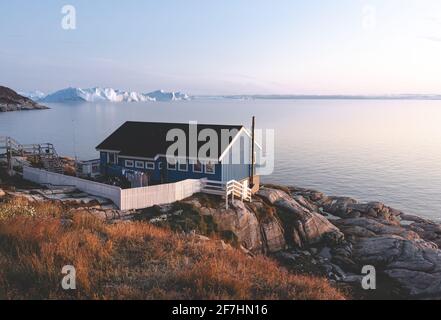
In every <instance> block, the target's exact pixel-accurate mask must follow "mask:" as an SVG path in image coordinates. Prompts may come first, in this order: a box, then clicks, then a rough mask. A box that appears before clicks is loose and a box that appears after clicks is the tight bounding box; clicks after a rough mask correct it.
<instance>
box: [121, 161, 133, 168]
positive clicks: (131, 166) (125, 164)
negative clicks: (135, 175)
mask: <svg viewBox="0 0 441 320" xmlns="http://www.w3.org/2000/svg"><path fill="white" fill-rule="evenodd" d="M130 162H131V163H132V164H129V163H130ZM124 166H125V167H126V168H133V167H135V162H134V161H133V160H124Z"/></svg>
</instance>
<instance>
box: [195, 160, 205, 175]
mask: <svg viewBox="0 0 441 320" xmlns="http://www.w3.org/2000/svg"><path fill="white" fill-rule="evenodd" d="M197 164H199V165H200V166H201V170H196V169H195V166H196V165H197ZM193 172H194V173H204V165H203V164H202V163H201V162H199V161H197V163H193Z"/></svg>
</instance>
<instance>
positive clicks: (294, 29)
mask: <svg viewBox="0 0 441 320" xmlns="http://www.w3.org/2000/svg"><path fill="white" fill-rule="evenodd" d="M66 4H70V5H73V6H74V7H75V9H76V29H75V30H69V31H67V30H63V28H62V27H61V21H62V18H63V14H62V13H61V9H62V7H63V6H64V5H66ZM0 13H1V17H2V18H1V19H0V43H1V44H2V45H1V46H0V84H2V85H7V86H10V87H12V88H13V89H15V90H18V91H21V90H24V91H29V90H35V89H39V90H42V91H43V92H51V91H54V90H57V89H61V88H64V87H68V86H75V87H95V86H102V87H114V88H118V89H124V90H136V91H140V92H148V91H152V90H155V89H166V90H181V91H185V92H188V93H190V94H389V93H438V94H441V58H440V57H441V1H439V0H378V1H374V0H372V1H362V0H321V1H319V0H308V1H306V0H303V1H295V0H276V1H269V0H221V1H207V0H174V1H172V0H161V1H159V0H158V1H156V0H155V1H153V0H152V1H145V0H126V1H117V0H115V1H106V0H94V1H90V0H70V1H58V0H48V1H44V2H43V1H28V0H15V1H1V2H0Z"/></svg>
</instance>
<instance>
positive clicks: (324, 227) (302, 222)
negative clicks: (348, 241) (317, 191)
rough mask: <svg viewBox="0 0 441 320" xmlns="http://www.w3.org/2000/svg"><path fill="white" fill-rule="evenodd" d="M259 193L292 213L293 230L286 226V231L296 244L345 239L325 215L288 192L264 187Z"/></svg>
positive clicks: (273, 203)
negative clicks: (299, 201) (304, 205)
mask: <svg viewBox="0 0 441 320" xmlns="http://www.w3.org/2000/svg"><path fill="white" fill-rule="evenodd" d="M258 195H259V196H260V197H262V198H263V199H264V200H266V201H267V202H269V203H271V204H272V205H275V206H276V207H278V208H280V209H283V210H285V211H286V212H288V213H289V214H290V215H291V218H290V222H291V223H292V230H287V226H285V232H288V234H289V235H291V238H292V240H293V243H294V244H295V245H296V246H298V247H307V246H310V245H314V244H317V243H320V242H323V241H324V242H330V243H338V242H339V241H341V240H342V239H343V234H342V233H341V232H340V231H339V230H338V229H337V227H335V226H334V225H333V224H331V223H330V222H329V221H328V220H327V219H326V218H325V217H323V216H322V215H321V214H320V213H317V212H312V211H310V210H309V209H307V208H305V207H303V206H302V205H301V204H299V203H298V202H297V201H296V200H295V199H293V198H292V197H290V196H289V195H288V194H287V193H286V192H284V191H282V190H277V189H269V188H263V189H261V190H260V191H259V192H258Z"/></svg>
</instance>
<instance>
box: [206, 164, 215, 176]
mask: <svg viewBox="0 0 441 320" xmlns="http://www.w3.org/2000/svg"><path fill="white" fill-rule="evenodd" d="M208 164H210V165H212V166H213V172H208V171H207V164H204V172H205V173H206V174H216V165H215V164H214V163H208Z"/></svg>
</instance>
